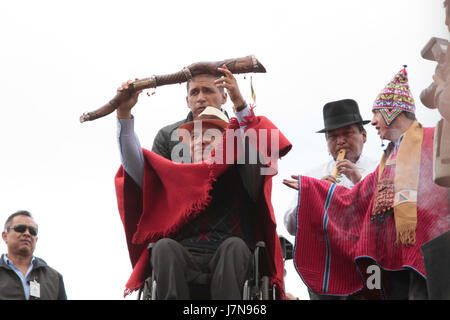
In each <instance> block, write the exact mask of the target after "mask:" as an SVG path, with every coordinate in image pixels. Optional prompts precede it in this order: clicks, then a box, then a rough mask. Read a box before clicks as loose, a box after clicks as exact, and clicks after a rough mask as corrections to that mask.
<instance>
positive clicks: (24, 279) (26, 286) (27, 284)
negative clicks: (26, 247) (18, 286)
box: [3, 254, 36, 300]
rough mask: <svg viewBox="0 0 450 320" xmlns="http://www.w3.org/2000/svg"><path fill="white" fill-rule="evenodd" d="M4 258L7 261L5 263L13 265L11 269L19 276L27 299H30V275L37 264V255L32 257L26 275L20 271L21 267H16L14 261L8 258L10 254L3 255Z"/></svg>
mask: <svg viewBox="0 0 450 320" xmlns="http://www.w3.org/2000/svg"><path fill="white" fill-rule="evenodd" d="M3 260H4V261H5V263H6V264H7V265H8V266H10V267H11V269H12V270H13V271H14V272H15V273H16V274H17V276H18V277H19V279H20V281H21V282H22V286H23V291H24V293H25V299H27V300H29V299H30V281H29V276H30V272H31V270H33V267H34V265H35V262H36V257H35V256H33V257H32V258H31V262H30V266H29V267H28V270H27V273H26V275H25V276H24V275H23V273H22V271H20V269H19V268H17V267H16V265H15V264H14V262H12V260H11V259H9V258H8V256H7V255H6V254H5V255H4V256H3Z"/></svg>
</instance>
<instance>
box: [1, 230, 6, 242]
mask: <svg viewBox="0 0 450 320" xmlns="http://www.w3.org/2000/svg"><path fill="white" fill-rule="evenodd" d="M2 239H3V241H5V243H6V232H5V231H3V232H2Z"/></svg>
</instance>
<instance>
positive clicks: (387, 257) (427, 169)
mask: <svg viewBox="0 0 450 320" xmlns="http://www.w3.org/2000/svg"><path fill="white" fill-rule="evenodd" d="M373 114H374V116H373V119H372V122H371V123H372V125H373V126H375V127H376V129H377V130H378V134H379V135H380V137H381V139H387V140H389V141H390V143H389V145H388V147H387V149H386V150H385V152H384V154H383V157H382V160H381V162H380V164H379V166H378V168H377V170H375V171H374V172H373V173H371V174H369V175H368V176H366V177H365V178H364V179H363V180H362V181H360V182H359V183H358V184H356V185H355V186H354V187H353V189H347V188H343V187H340V186H337V185H335V184H330V183H327V182H323V181H320V180H316V179H313V178H309V177H304V176H301V177H300V178H299V179H298V181H297V182H298V185H297V189H298V190H299V204H298V209H297V230H296V241H295V254H294V255H295V256H294V263H295V266H296V268H297V271H298V272H299V274H300V276H301V277H302V279H303V280H304V281H305V283H306V284H307V285H308V287H309V288H310V289H312V290H313V291H314V292H316V293H318V294H323V295H336V296H347V295H350V294H353V293H355V292H358V291H361V290H365V291H366V293H370V291H369V290H370V289H372V290H374V291H372V293H373V292H378V293H380V296H378V298H387V299H427V298H428V292H427V283H426V272H425V266H424V260H423V258H422V256H421V246H422V245H423V244H425V243H427V242H428V241H430V240H432V239H434V238H436V237H437V236H439V235H442V234H445V233H446V232H447V231H448V230H449V229H450V215H449V202H448V190H447V189H446V188H443V187H440V186H438V185H436V184H435V183H434V182H433V178H432V166H433V165H432V164H433V161H432V157H433V152H432V151H433V132H434V128H424V127H423V126H422V125H421V124H420V123H419V122H417V120H415V106H414V99H413V98H412V95H411V93H410V90H409V85H408V79H407V73H406V70H405V69H403V70H401V71H400V72H399V73H398V74H397V75H396V76H395V77H394V79H393V80H392V81H391V82H390V83H389V84H388V85H387V86H386V87H385V89H384V90H383V91H382V92H381V93H380V94H379V95H378V97H377V99H376V101H375V104H374V106H373ZM442 256H444V257H445V256H448V252H442ZM442 277H448V274H443V275H442ZM375 289H376V290H378V291H375ZM366 297H368V295H366ZM360 298H361V297H360ZM362 298H364V297H362ZM371 298H374V296H373V295H372V297H371Z"/></svg>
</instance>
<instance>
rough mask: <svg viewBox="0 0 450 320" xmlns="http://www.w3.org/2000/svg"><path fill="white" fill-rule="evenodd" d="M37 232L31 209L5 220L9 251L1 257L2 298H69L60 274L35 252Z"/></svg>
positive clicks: (3, 236) (0, 290) (0, 288)
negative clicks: (35, 254)
mask: <svg viewBox="0 0 450 320" xmlns="http://www.w3.org/2000/svg"><path fill="white" fill-rule="evenodd" d="M37 235H38V226H37V224H36V222H34V219H33V217H32V216H31V214H30V213H29V212H28V211H17V212H15V213H13V214H12V215H10V216H9V218H8V219H7V220H6V223H5V227H4V231H3V232H2V238H3V241H5V243H6V246H7V248H8V253H7V254H3V255H2V256H1V258H0V300H33V299H42V300H67V296H66V291H65V288H64V282H63V278H62V276H61V274H60V273H59V272H57V271H56V270H54V269H52V268H51V267H49V266H48V265H47V264H46V263H45V261H44V260H42V259H40V258H38V257H35V256H34V255H33V253H34V249H35V248H36V242H37V239H38V238H37Z"/></svg>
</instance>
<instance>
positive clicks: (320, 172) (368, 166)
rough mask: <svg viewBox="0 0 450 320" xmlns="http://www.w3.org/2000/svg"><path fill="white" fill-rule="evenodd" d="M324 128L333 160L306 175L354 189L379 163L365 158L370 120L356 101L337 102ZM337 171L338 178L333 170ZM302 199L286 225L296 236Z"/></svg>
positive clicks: (328, 109)
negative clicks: (363, 116)
mask: <svg viewBox="0 0 450 320" xmlns="http://www.w3.org/2000/svg"><path fill="white" fill-rule="evenodd" d="M323 121H324V126H325V127H324V128H323V129H322V130H319V131H317V132H318V133H325V138H326V140H327V146H328V153H329V154H330V155H331V157H332V159H330V160H328V161H326V162H324V163H322V164H320V165H318V166H316V167H314V168H312V169H311V170H309V171H307V172H306V173H305V175H306V176H310V177H313V178H317V179H321V180H324V181H328V182H330V183H335V184H338V185H341V186H344V187H347V188H352V187H353V186H354V185H355V184H356V183H357V182H359V181H360V180H361V179H363V178H364V177H365V176H366V175H367V174H369V173H371V172H373V171H374V170H375V168H376V167H377V165H378V162H377V161H373V160H372V159H370V158H368V157H366V156H364V155H363V154H362V152H363V147H364V143H365V142H366V140H367V133H366V130H365V129H364V125H365V124H367V123H369V122H370V120H363V119H362V117H361V114H360V112H359V108H358V104H357V103H356V101H354V100H352V99H344V100H338V101H333V102H329V103H327V104H325V106H324V107H323ZM342 149H344V150H345V158H344V159H343V160H337V157H338V154H339V152H340V151H341V150H342ZM335 168H336V169H337V174H336V175H334V174H333V170H334V169H335ZM292 179H294V180H288V179H284V180H283V183H284V184H285V185H287V186H288V187H290V188H293V189H297V190H298V176H296V175H293V176H292ZM297 202H298V195H297V194H296V195H295V197H294V199H293V200H292V202H291V204H290V206H289V208H288V210H287V211H286V213H285V215H284V224H285V226H286V229H287V231H288V232H289V233H290V234H292V235H295V233H296V208H297ZM309 293H310V297H311V299H312V300H322V299H327V300H329V299H333V297H330V296H326V297H325V296H323V297H322V296H319V295H316V294H315V293H313V292H312V291H309Z"/></svg>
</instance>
